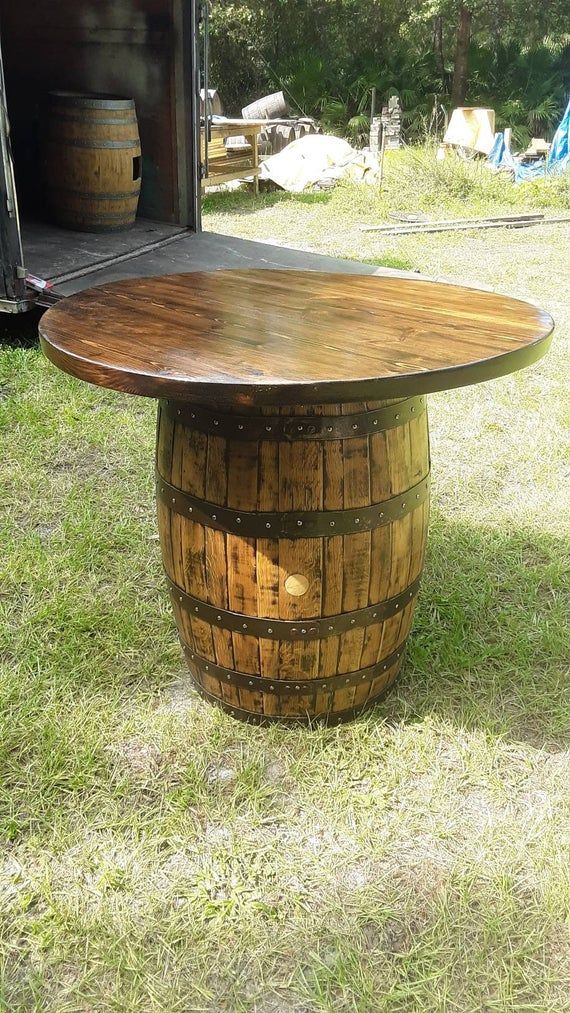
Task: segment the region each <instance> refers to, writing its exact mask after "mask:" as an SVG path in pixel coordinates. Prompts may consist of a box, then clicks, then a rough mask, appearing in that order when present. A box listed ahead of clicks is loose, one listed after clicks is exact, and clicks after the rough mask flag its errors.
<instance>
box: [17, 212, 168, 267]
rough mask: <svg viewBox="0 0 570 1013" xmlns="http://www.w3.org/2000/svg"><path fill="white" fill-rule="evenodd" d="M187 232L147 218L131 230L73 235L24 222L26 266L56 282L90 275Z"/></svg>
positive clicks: (72, 232) (38, 224)
mask: <svg viewBox="0 0 570 1013" xmlns="http://www.w3.org/2000/svg"><path fill="white" fill-rule="evenodd" d="M186 232H187V230H186V229H183V228H182V227H181V226H180V225H167V224H164V223H163V222H152V221H149V220H148V219H145V218H137V220H136V222H135V224H134V226H133V227H132V228H131V229H125V230H121V231H120V232H101V233H92V232H74V231H73V230H72V229H61V228H58V227H57V226H56V225H51V224H49V223H48V222H41V221H34V220H31V221H30V220H24V221H23V223H22V243H23V247H24V264H25V265H26V268H27V270H28V271H30V272H31V273H32V274H35V275H37V276H38V277H39V278H45V279H46V280H50V281H54V280H56V279H58V278H62V277H67V276H68V275H70V274H75V273H77V272H89V271H90V270H93V269H96V268H97V266H102V265H104V264H106V263H109V262H110V261H112V260H113V258H115V257H124V256H132V255H133V254H136V253H138V252H144V251H146V250H148V249H149V248H150V247H151V246H153V245H155V244H157V243H163V242H165V241H168V240H169V239H171V238H173V237H175V236H179V235H181V234H184V233H186Z"/></svg>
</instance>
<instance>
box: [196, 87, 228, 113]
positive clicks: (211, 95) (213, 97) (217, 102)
mask: <svg viewBox="0 0 570 1013" xmlns="http://www.w3.org/2000/svg"><path fill="white" fill-rule="evenodd" d="M205 98H206V92H205V91H204V89H203V88H201V89H200V116H204V114H205V112H206V102H205ZM223 113H224V107H223V105H222V100H221V98H220V95H219V92H218V91H217V89H216V88H208V115H209V116H223Z"/></svg>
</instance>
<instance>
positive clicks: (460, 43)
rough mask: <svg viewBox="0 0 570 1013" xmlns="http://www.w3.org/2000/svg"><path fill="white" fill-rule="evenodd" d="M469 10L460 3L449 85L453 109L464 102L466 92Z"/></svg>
mask: <svg viewBox="0 0 570 1013" xmlns="http://www.w3.org/2000/svg"><path fill="white" fill-rule="evenodd" d="M471 20H472V14H471V11H470V10H469V9H468V8H467V7H466V6H465V4H461V5H460V7H459V20H458V23H457V35H456V38H455V63H454V67H453V84H452V86H451V106H452V108H453V109H455V108H456V107H457V106H462V105H463V104H464V102H465V95H466V92H467V72H468V69H469V68H468V64H469V43H470V41H471Z"/></svg>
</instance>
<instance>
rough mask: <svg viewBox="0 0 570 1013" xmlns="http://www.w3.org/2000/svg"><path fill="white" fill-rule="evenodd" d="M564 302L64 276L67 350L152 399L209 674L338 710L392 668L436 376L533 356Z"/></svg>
mask: <svg viewBox="0 0 570 1013" xmlns="http://www.w3.org/2000/svg"><path fill="white" fill-rule="evenodd" d="M552 327H553V322H552V320H551V318H550V317H549V316H548V315H547V314H546V313H544V312H542V311H541V310H539V309H536V308H535V307H534V306H532V305H530V304H529V303H526V302H520V301H517V300H514V299H510V298H507V297H506V296H502V295H495V294H492V293H487V292H480V291H477V290H472V289H467V288H463V287H460V286H453V285H445V284H437V283H432V282H429V281H422V280H417V281H416V280H404V279H400V278H387V277H370V276H360V275H342V274H320V273H316V272H297V271H274V270H237V271H217V272H209V273H192V274H183V275H171V276H167V277H161V278H139V279H136V280H134V281H122V282H116V283H113V284H110V285H103V286H101V287H100V288H94V289H91V290H89V291H87V292H82V293H80V294H78V295H74V296H72V297H70V298H69V299H66V300H64V301H62V302H61V303H59V304H58V305H57V306H55V307H54V308H52V309H50V310H49V311H48V312H47V313H46V314H45V316H44V317H43V318H42V321H41V323H40V335H41V342H42V347H43V349H44V351H45V353H46V355H47V356H48V358H50V359H51V360H52V362H54V363H55V364H56V365H57V366H59V368H60V369H63V370H65V371H66V372H68V373H71V374H73V375H74V376H76V377H79V378H80V379H82V380H87V381H89V382H90V383H94V384H99V385H101V386H104V387H110V388H112V389H114V390H118V391H126V392H129V393H132V394H141V395H144V396H147V397H155V398H158V399H159V408H158V430H157V453H156V482H157V487H156V488H157V503H158V518H159V529H160V541H161V547H162V557H163V562H164V567H165V570H166V577H167V582H168V587H169V590H170V593H171V597H172V602H173V606H174V612H175V615H176V622H177V626H178V632H179V635H180V638H181V641H182V645H183V648H184V651H185V653H186V656H187V660H188V665H189V668H190V672H191V674H192V677H193V680H194V682H195V684H196V686H197V688H198V690H199V692H200V693H201V694H202V695H203V696H204V697H205V698H206V699H208V700H210V701H214V702H216V703H218V704H221V706H222V707H223V708H224V709H226V710H227V711H229V712H230V713H231V714H233V715H235V716H236V717H241V718H246V719H248V720H254V721H255V720H257V721H267V720H272V719H274V720H275V719H276V720H279V721H289V722H308V723H311V722H312V721H314V720H316V719H324V720H327V721H330V722H334V723H337V722H340V721H343V720H346V719H349V718H351V717H353V716H355V715H356V714H358V713H359V712H360V711H361V710H363V709H364V708H366V707H369V706H370V705H372V704H374V703H375V702H376V701H377V700H378V699H379V698H380V697H381V696H382V695H383V693H384V692H385V691H386V689H387V688H388V687H389V686H390V685H391V683H392V682H393V681H394V679H395V677H396V675H397V673H398V670H399V668H400V666H401V663H402V658H403V654H404V648H405V644H406V638H407V636H408V633H409V631H410V627H411V624H412V617H413V612H414V608H415V604H416V599H417V594H418V589H419V583H420V578H421V573H422V567H423V560H424V552H425V546H426V537H427V526H428V511H429V477H430V476H429V472H430V458H429V439H428V422H427V410H426V409H427V406H426V396H427V394H429V393H430V392H431V391H436V390H442V389H446V388H451V387H458V386H461V385H463V384H469V383H476V382H479V381H482V380H489V379H491V378H493V377H497V376H501V375H503V374H506V373H509V372H511V371H513V370H516V369H520V368H521V367H523V366H527V365H529V364H530V363H532V362H534V361H536V360H537V359H538V358H540V356H541V355H543V354H544V353H545V352H546V350H547V348H548V346H549V343H550V340H551V331H552Z"/></svg>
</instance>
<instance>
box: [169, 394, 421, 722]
mask: <svg viewBox="0 0 570 1013" xmlns="http://www.w3.org/2000/svg"><path fill="white" fill-rule="evenodd" d="M425 400H426V399H425V396H417V397H412V398H406V399H400V400H397V401H395V400H392V401H375V402H367V403H358V404H328V405H313V406H295V407H291V406H289V407H281V408H279V407H275V408H269V407H268V408H263V409H260V408H257V409H254V408H252V409H249V410H248V409H247V408H241V407H240V408H239V409H236V410H232V411H228V409H227V408H224V409H222V408H220V409H219V410H217V409H216V408H215V407H212V406H211V405H209V406H207V407H206V406H205V405H195V404H191V403H188V402H177V401H162V402H161V403H160V407H159V420H158V434H157V499H158V512H159V526H160V537H161V546H162V554H163V561H164V566H165V570H166V574H167V577H168V582H169V587H170V591H171V595H172V600H173V604H174V610H175V614H176V621H177V625H178V631H179V634H180V638H181V640H182V644H183V647H184V651H185V653H186V657H187V660H188V664H189V667H190V671H191V674H192V677H193V679H194V681H195V683H196V685H197V688H198V690H199V692H200V693H201V694H202V695H203V696H204V697H206V698H207V699H209V700H211V701H214V702H217V703H219V704H221V705H222V707H224V708H225V709H226V710H228V711H229V712H231V713H232V714H233V715H234V716H236V717H242V718H245V719H248V720H254V721H267V720H281V721H289V722H291V721H292V722H305V723H307V722H308V723H310V722H312V721H314V720H319V719H324V720H327V721H329V722H333V723H338V722H341V721H343V720H347V719H349V718H352V717H354V715H355V714H357V713H359V712H360V711H361V710H363V709H365V708H366V707H368V706H370V705H372V704H373V703H375V702H376V701H377V700H378V698H379V697H380V696H382V695H383V693H384V692H385V691H386V689H387V688H388V687H389V686H390V684H391V683H392V682H393V680H394V679H395V677H396V675H397V673H398V670H399V668H400V665H401V662H402V656H403V652H404V647H405V643H406V638H407V636H408V632H409V630H410V627H411V623H412V616H413V612H414V607H415V603H416V596H417V592H418V587H419V581H420V575H421V572H422V567H423V560H424V550H425V544H426V536H427V524H428V511H429V467H430V465H429V445H428V444H429V440H428V426H427V411H426V403H425Z"/></svg>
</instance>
